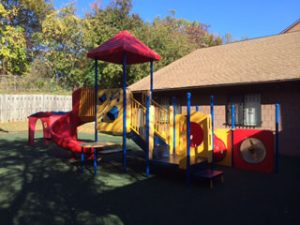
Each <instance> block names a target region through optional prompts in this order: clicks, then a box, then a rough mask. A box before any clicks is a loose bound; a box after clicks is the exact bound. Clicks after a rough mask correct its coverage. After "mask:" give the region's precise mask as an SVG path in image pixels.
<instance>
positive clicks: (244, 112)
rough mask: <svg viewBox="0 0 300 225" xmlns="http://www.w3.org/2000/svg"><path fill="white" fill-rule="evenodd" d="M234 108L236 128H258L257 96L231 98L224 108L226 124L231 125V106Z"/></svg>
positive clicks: (259, 112)
mask: <svg viewBox="0 0 300 225" xmlns="http://www.w3.org/2000/svg"><path fill="white" fill-rule="evenodd" d="M232 104H233V105H234V108H235V125H236V126H260V125H261V104H260V95H259V94H249V95H244V96H234V97H231V98H230V99H229V101H228V104H227V106H226V123H227V125H231V105H232Z"/></svg>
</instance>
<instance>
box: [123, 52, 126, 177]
mask: <svg viewBox="0 0 300 225" xmlns="http://www.w3.org/2000/svg"><path fill="white" fill-rule="evenodd" d="M126 70H127V56H126V53H124V54H123V145H122V150H123V168H124V170H125V171H127V160H126V154H127V152H126V151H127V143H126V141H127V140H126V138H127V124H126V116H127V113H126V108H127V98H126V86H127V85H126V75H127V74H126V72H127V71H126Z"/></svg>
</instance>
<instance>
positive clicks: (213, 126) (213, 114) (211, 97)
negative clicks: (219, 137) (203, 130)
mask: <svg viewBox="0 0 300 225" xmlns="http://www.w3.org/2000/svg"><path fill="white" fill-rule="evenodd" d="M214 104H215V103H214V96H213V95H211V96H210V115H211V133H212V155H211V158H212V160H211V168H212V169H213V162H214V144H215V140H214V139H215V138H214V137H215V109H214Z"/></svg>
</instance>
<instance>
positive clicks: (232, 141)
mask: <svg viewBox="0 0 300 225" xmlns="http://www.w3.org/2000/svg"><path fill="white" fill-rule="evenodd" d="M234 129H235V108H234V104H232V105H231V164H232V167H233V166H234V154H233V153H234Z"/></svg>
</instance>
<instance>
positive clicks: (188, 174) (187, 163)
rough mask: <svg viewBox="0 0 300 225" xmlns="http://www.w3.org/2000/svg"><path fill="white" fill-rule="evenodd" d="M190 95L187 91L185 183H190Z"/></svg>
mask: <svg viewBox="0 0 300 225" xmlns="http://www.w3.org/2000/svg"><path fill="white" fill-rule="evenodd" d="M191 96H192V94H191V93H190V92H188V93H187V116H186V140H187V142H186V143H187V146H186V149H187V154H186V181H187V185H190V184H191V161H190V160H191V155H190V153H191Z"/></svg>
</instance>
